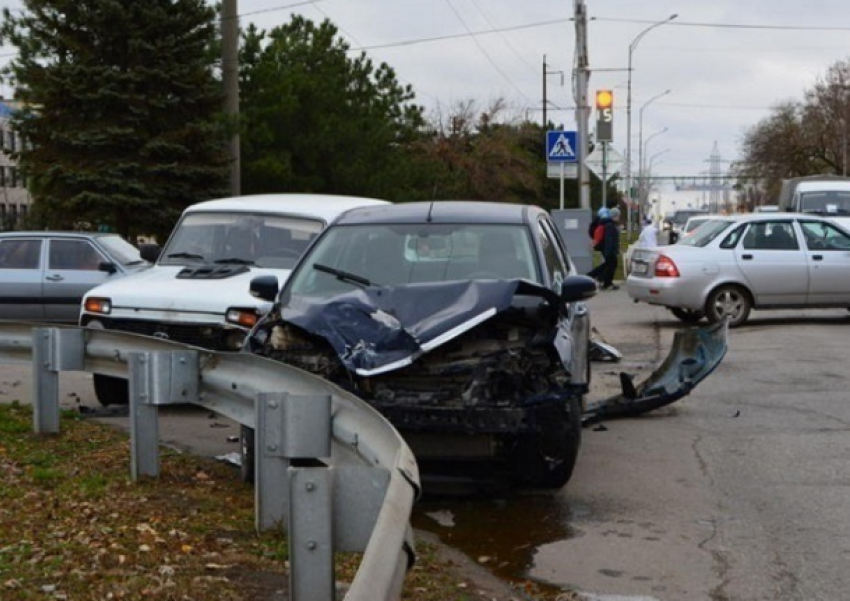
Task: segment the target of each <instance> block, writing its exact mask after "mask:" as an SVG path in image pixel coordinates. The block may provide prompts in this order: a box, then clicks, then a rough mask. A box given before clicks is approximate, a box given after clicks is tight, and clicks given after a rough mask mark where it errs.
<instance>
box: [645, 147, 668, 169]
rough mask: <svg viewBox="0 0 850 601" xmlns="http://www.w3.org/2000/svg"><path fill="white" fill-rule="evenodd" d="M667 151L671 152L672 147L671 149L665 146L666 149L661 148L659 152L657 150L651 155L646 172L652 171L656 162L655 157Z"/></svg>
mask: <svg viewBox="0 0 850 601" xmlns="http://www.w3.org/2000/svg"><path fill="white" fill-rule="evenodd" d="M665 152H670V149H669V148H665V149H664V150H659V151H658V152H656V153H655V154H653V155H652V156H651V157H649V160H648V161H647V162H646V172H647V173H652V164H653V163H654V162H655V159H657V158H658V157H660V156H661V155H662V154H664V153H665ZM663 162H664V161H662V163H663Z"/></svg>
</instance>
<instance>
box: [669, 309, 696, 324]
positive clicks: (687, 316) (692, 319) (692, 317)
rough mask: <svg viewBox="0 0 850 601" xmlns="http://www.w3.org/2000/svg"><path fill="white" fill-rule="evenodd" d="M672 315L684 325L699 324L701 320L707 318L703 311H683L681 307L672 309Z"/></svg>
mask: <svg viewBox="0 0 850 601" xmlns="http://www.w3.org/2000/svg"><path fill="white" fill-rule="evenodd" d="M670 313H672V314H673V315H675V316H676V318H677V319H678V320H679V321H682V322H684V323H697V322H698V321H699V320H700V319H702V318H703V317H705V313H703V312H702V311H695V310H693V309H681V308H679V307H671V308H670Z"/></svg>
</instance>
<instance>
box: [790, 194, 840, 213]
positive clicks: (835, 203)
mask: <svg viewBox="0 0 850 601" xmlns="http://www.w3.org/2000/svg"><path fill="white" fill-rule="evenodd" d="M800 211H801V212H803V213H822V214H827V215H850V191H845V190H830V191H820V190H819V191H816V192H814V191H813V192H803V193H801V194H800Z"/></svg>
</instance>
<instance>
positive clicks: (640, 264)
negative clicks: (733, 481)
mask: <svg viewBox="0 0 850 601" xmlns="http://www.w3.org/2000/svg"><path fill="white" fill-rule="evenodd" d="M648 268H649V265H648V264H647V263H646V262H644V261H632V273H635V274H638V275H646V272H647V271H648Z"/></svg>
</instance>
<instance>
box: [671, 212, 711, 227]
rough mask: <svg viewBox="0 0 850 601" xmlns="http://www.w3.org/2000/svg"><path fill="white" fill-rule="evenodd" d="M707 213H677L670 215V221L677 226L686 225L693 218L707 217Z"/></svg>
mask: <svg viewBox="0 0 850 601" xmlns="http://www.w3.org/2000/svg"><path fill="white" fill-rule="evenodd" d="M705 213H706V212H705V211H676V212H674V213H673V214H672V215H670V219H669V221H670V222H671V223H675V224H676V225H685V224H686V223H687V222H688V219H690V218H691V217H696V216H697V215H705Z"/></svg>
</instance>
